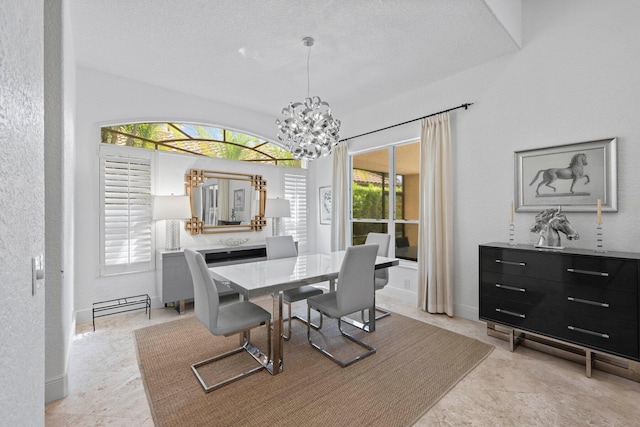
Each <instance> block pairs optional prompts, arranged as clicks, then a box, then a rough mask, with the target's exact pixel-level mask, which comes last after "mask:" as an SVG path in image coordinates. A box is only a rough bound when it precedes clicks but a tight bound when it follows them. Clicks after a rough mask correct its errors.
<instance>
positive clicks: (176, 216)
mask: <svg viewBox="0 0 640 427" xmlns="http://www.w3.org/2000/svg"><path fill="white" fill-rule="evenodd" d="M190 218H191V203H190V201H189V196H154V197H153V219H154V220H156V221H160V220H166V221H167V231H166V236H165V239H166V243H165V249H166V250H168V251H177V250H179V249H180V220H182V219H190Z"/></svg>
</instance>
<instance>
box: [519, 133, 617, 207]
mask: <svg viewBox="0 0 640 427" xmlns="http://www.w3.org/2000/svg"><path fill="white" fill-rule="evenodd" d="M514 154H515V155H514V157H515V210H516V211H517V212H534V211H535V212H538V211H541V210H543V209H548V208H552V207H556V208H557V207H558V206H561V207H562V210H563V211H567V212H596V210H597V203H598V199H600V200H601V201H602V211H609V212H617V211H618V188H617V140H616V138H609V139H601V140H597V141H588V142H579V143H573V144H566V145H559V146H555V147H547V148H539V149H532V150H522V151H516V152H515V153H514ZM554 188H555V190H554Z"/></svg>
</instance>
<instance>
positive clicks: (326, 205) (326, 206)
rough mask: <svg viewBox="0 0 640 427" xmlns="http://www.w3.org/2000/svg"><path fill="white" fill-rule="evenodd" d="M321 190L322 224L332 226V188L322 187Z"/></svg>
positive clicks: (319, 203)
mask: <svg viewBox="0 0 640 427" xmlns="http://www.w3.org/2000/svg"><path fill="white" fill-rule="evenodd" d="M319 190H320V191H319V192H320V194H319V199H318V206H319V208H320V224H331V205H332V203H331V187H330V186H327V187H320V189H319Z"/></svg>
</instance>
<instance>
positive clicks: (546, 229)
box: [530, 206, 580, 248]
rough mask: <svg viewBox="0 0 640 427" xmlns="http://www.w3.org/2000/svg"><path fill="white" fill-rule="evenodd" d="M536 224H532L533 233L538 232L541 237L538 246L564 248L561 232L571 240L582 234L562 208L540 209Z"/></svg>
mask: <svg viewBox="0 0 640 427" xmlns="http://www.w3.org/2000/svg"><path fill="white" fill-rule="evenodd" d="M535 221H536V222H535V224H533V225H532V226H531V229H530V231H531V232H532V233H538V234H539V235H540V238H539V239H538V244H537V245H536V247H543V248H562V241H561V239H560V233H559V232H561V233H563V234H565V235H566V236H567V239H569V240H578V239H579V238H580V235H579V234H578V232H577V231H576V230H575V229H574V228H573V226H572V225H571V223H570V222H569V220H568V219H567V217H566V216H565V214H563V213H562V208H561V207H560V206H559V207H558V209H553V208H552V209H545V210H543V211H540V212H539V213H538V214H537V215H536V218H535Z"/></svg>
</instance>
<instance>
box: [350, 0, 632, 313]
mask: <svg viewBox="0 0 640 427" xmlns="http://www.w3.org/2000/svg"><path fill="white" fill-rule="evenodd" d="M523 14H524V21H523V39H524V40H523V48H522V50H521V51H519V52H517V53H515V54H513V55H509V56H507V57H503V58H500V59H498V60H496V61H493V62H490V63H488V64H485V65H481V66H478V67H475V68H473V69H470V70H467V71H465V72H462V73H460V74H457V75H455V76H451V77H449V78H447V79H445V80H443V81H441V82H438V83H437V84H433V85H430V86H427V87H424V88H422V89H421V90H418V91H415V92H413V93H410V94H406V95H403V96H398V97H397V98H395V99H391V100H389V101H388V102H386V103H384V104H379V105H374V106H372V107H370V108H369V109H367V110H364V111H358V112H354V114H352V115H350V116H347V117H343V118H341V119H342V121H343V122H350V123H351V124H352V128H351V130H352V131H353V134H358V133H363V132H367V131H370V130H373V129H377V128H379V127H384V126H387V125H391V124H393V123H400V122H402V121H405V120H407V119H408V118H413V117H419V116H420V115H424V114H429V113H431V112H437V111H440V110H443V109H446V108H450V107H453V106H457V105H460V104H462V103H464V102H474V103H475V105H473V106H472V107H470V109H469V110H468V111H464V110H458V111H457V112H455V113H453V114H452V132H453V138H454V180H455V183H454V192H455V195H454V197H455V198H454V209H455V212H456V214H455V217H454V221H455V222H454V240H455V243H454V244H455V253H454V255H455V258H454V260H455V274H454V282H455V285H454V286H455V309H456V315H460V316H463V317H467V318H472V319H473V318H477V315H478V245H479V244H482V243H486V242H492V241H506V240H507V238H508V222H509V204H510V201H511V200H513V198H514V195H513V194H514V184H513V176H514V169H513V152H514V151H516V150H523V149H530V148H538V147H548V146H554V145H561V144H567V143H573V142H580V141H591V140H596V139H603V138H609V137H617V138H618V202H619V203H618V204H619V211H618V212H617V213H604V214H603V221H604V228H605V245H606V246H607V248H609V249H610V250H620V251H636V252H637V251H639V250H640V247H639V245H638V243H637V242H638V238H639V237H640V222H638V220H637V213H638V212H639V211H640V192H638V191H637V183H638V181H640V168H638V167H637V165H636V163H637V161H638V160H639V159H640V144H638V143H637V141H638V140H640V120H638V118H637V115H638V111H640V97H638V96H637V95H638V92H639V90H640V73H638V72H637V70H638V69H639V68H640V26H638V25H637V23H638V22H640V3H638V2H637V1H632V0H618V1H614V2H609V1H579V0H568V1H562V2H557V1H553V0H536V1H525V2H524V3H523ZM419 134H420V123H419V122H416V123H413V124H410V125H406V126H402V127H399V128H395V129H393V130H389V131H385V132H380V133H378V134H374V135H371V137H368V138H361V139H358V140H354V141H353V143H352V144H350V150H351V151H353V150H359V149H362V148H364V147H371V146H377V145H380V144H384V143H388V142H394V141H401V140H407V139H410V138H417V137H419ZM345 136H348V135H345ZM567 216H568V218H569V220H570V221H571V223H572V224H573V225H574V226H575V227H576V228H577V229H578V231H579V232H580V234H581V236H582V237H581V240H578V241H573V242H570V241H565V246H568V247H581V248H592V247H593V246H594V235H595V213H593V214H592V213H573V212H571V213H568V215H567ZM515 217H516V218H515V227H516V240H517V242H518V243H527V244H534V243H535V240H536V236H535V235H534V234H532V233H530V232H529V226H530V225H531V223H532V222H533V217H534V213H516V215H515Z"/></svg>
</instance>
